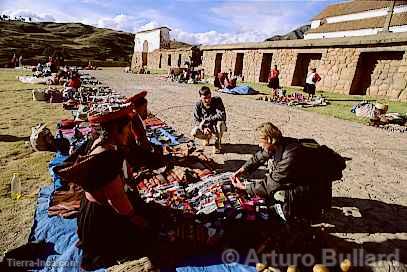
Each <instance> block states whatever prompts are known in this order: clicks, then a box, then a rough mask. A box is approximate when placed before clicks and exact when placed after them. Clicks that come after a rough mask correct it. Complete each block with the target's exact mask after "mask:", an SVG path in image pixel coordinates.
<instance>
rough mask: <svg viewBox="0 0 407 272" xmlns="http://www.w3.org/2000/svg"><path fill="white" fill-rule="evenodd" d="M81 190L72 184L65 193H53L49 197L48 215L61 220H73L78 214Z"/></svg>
mask: <svg viewBox="0 0 407 272" xmlns="http://www.w3.org/2000/svg"><path fill="white" fill-rule="evenodd" d="M82 195H83V189H82V188H81V187H80V186H78V185H76V184H73V183H70V184H69V189H68V190H67V191H55V192H54V194H53V195H52V197H51V201H50V204H49V208H48V215H49V216H54V215H58V216H61V217H63V218H73V217H75V216H76V215H77V214H78V213H79V208H80V206H81V198H82Z"/></svg>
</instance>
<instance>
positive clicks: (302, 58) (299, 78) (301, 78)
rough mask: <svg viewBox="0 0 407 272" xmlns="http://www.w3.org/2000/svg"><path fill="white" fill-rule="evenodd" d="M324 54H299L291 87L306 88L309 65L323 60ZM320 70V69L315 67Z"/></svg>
mask: <svg viewBox="0 0 407 272" xmlns="http://www.w3.org/2000/svg"><path fill="white" fill-rule="evenodd" d="M321 58H322V53H299V54H298V56H297V62H296V63H295V70H294V76H293V80H292V81H291V86H304V85H305V79H306V78H307V74H308V69H309V68H311V67H309V64H310V62H311V61H317V60H321ZM315 68H318V67H315Z"/></svg>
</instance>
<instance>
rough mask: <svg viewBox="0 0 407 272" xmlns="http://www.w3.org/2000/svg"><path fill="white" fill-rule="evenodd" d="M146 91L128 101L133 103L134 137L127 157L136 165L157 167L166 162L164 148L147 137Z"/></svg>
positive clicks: (132, 121) (132, 122)
mask: <svg viewBox="0 0 407 272" xmlns="http://www.w3.org/2000/svg"><path fill="white" fill-rule="evenodd" d="M146 95H147V92H146V91H142V92H140V93H138V94H136V95H134V96H132V97H129V98H128V99H127V101H126V102H128V103H131V107H132V108H133V112H132V115H131V126H132V129H131V130H132V133H131V134H132V137H131V139H130V142H129V145H128V150H127V151H128V152H127V155H126V156H127V158H128V160H129V163H130V164H131V165H132V166H134V167H135V169H137V168H139V167H145V168H150V169H156V168H159V167H161V166H163V164H164V157H163V150H162V147H161V146H156V145H153V144H151V143H150V142H149V140H148V138H147V132H146V127H145V124H144V120H145V119H146V118H147V115H148V110H147V104H148V101H147V99H146V98H145V96H146Z"/></svg>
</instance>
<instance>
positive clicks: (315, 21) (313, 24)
mask: <svg viewBox="0 0 407 272" xmlns="http://www.w3.org/2000/svg"><path fill="white" fill-rule="evenodd" d="M320 25H321V20H314V21H312V22H311V28H317V27H319V26H320Z"/></svg>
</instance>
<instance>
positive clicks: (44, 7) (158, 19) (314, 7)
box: [0, 0, 341, 45]
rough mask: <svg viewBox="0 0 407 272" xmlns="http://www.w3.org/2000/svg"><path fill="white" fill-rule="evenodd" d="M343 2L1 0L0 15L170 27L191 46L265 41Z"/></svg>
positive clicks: (173, 34)
mask: <svg viewBox="0 0 407 272" xmlns="http://www.w3.org/2000/svg"><path fill="white" fill-rule="evenodd" d="M337 2H341V1H339V0H303V1H300V0H245V1H243V0H240V1H236V0H223V1H221V0H205V1H204V0H172V1H170V0H168V1H164V0H35V1H33V0H0V14H7V15H11V16H23V17H27V18H28V17H31V18H32V20H33V21H55V22H81V23H84V24H89V25H93V26H96V27H104V28H111V29H115V30H121V31H126V32H132V33H135V32H137V31H140V30H146V29H151V28H154V27H158V26H167V27H169V28H170V29H171V30H172V31H171V32H170V36H171V39H176V40H177V41H183V42H187V43H191V44H196V45H198V44H223V43H238V42H257V41H263V40H264V39H266V38H269V37H271V36H273V35H277V34H286V33H287V32H289V31H291V30H293V29H295V28H297V27H299V26H302V25H304V24H307V23H310V21H311V19H312V17H313V16H316V15H317V14H318V13H319V12H320V11H321V10H323V9H324V8H325V7H327V6H328V5H330V4H333V3H337Z"/></svg>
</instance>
